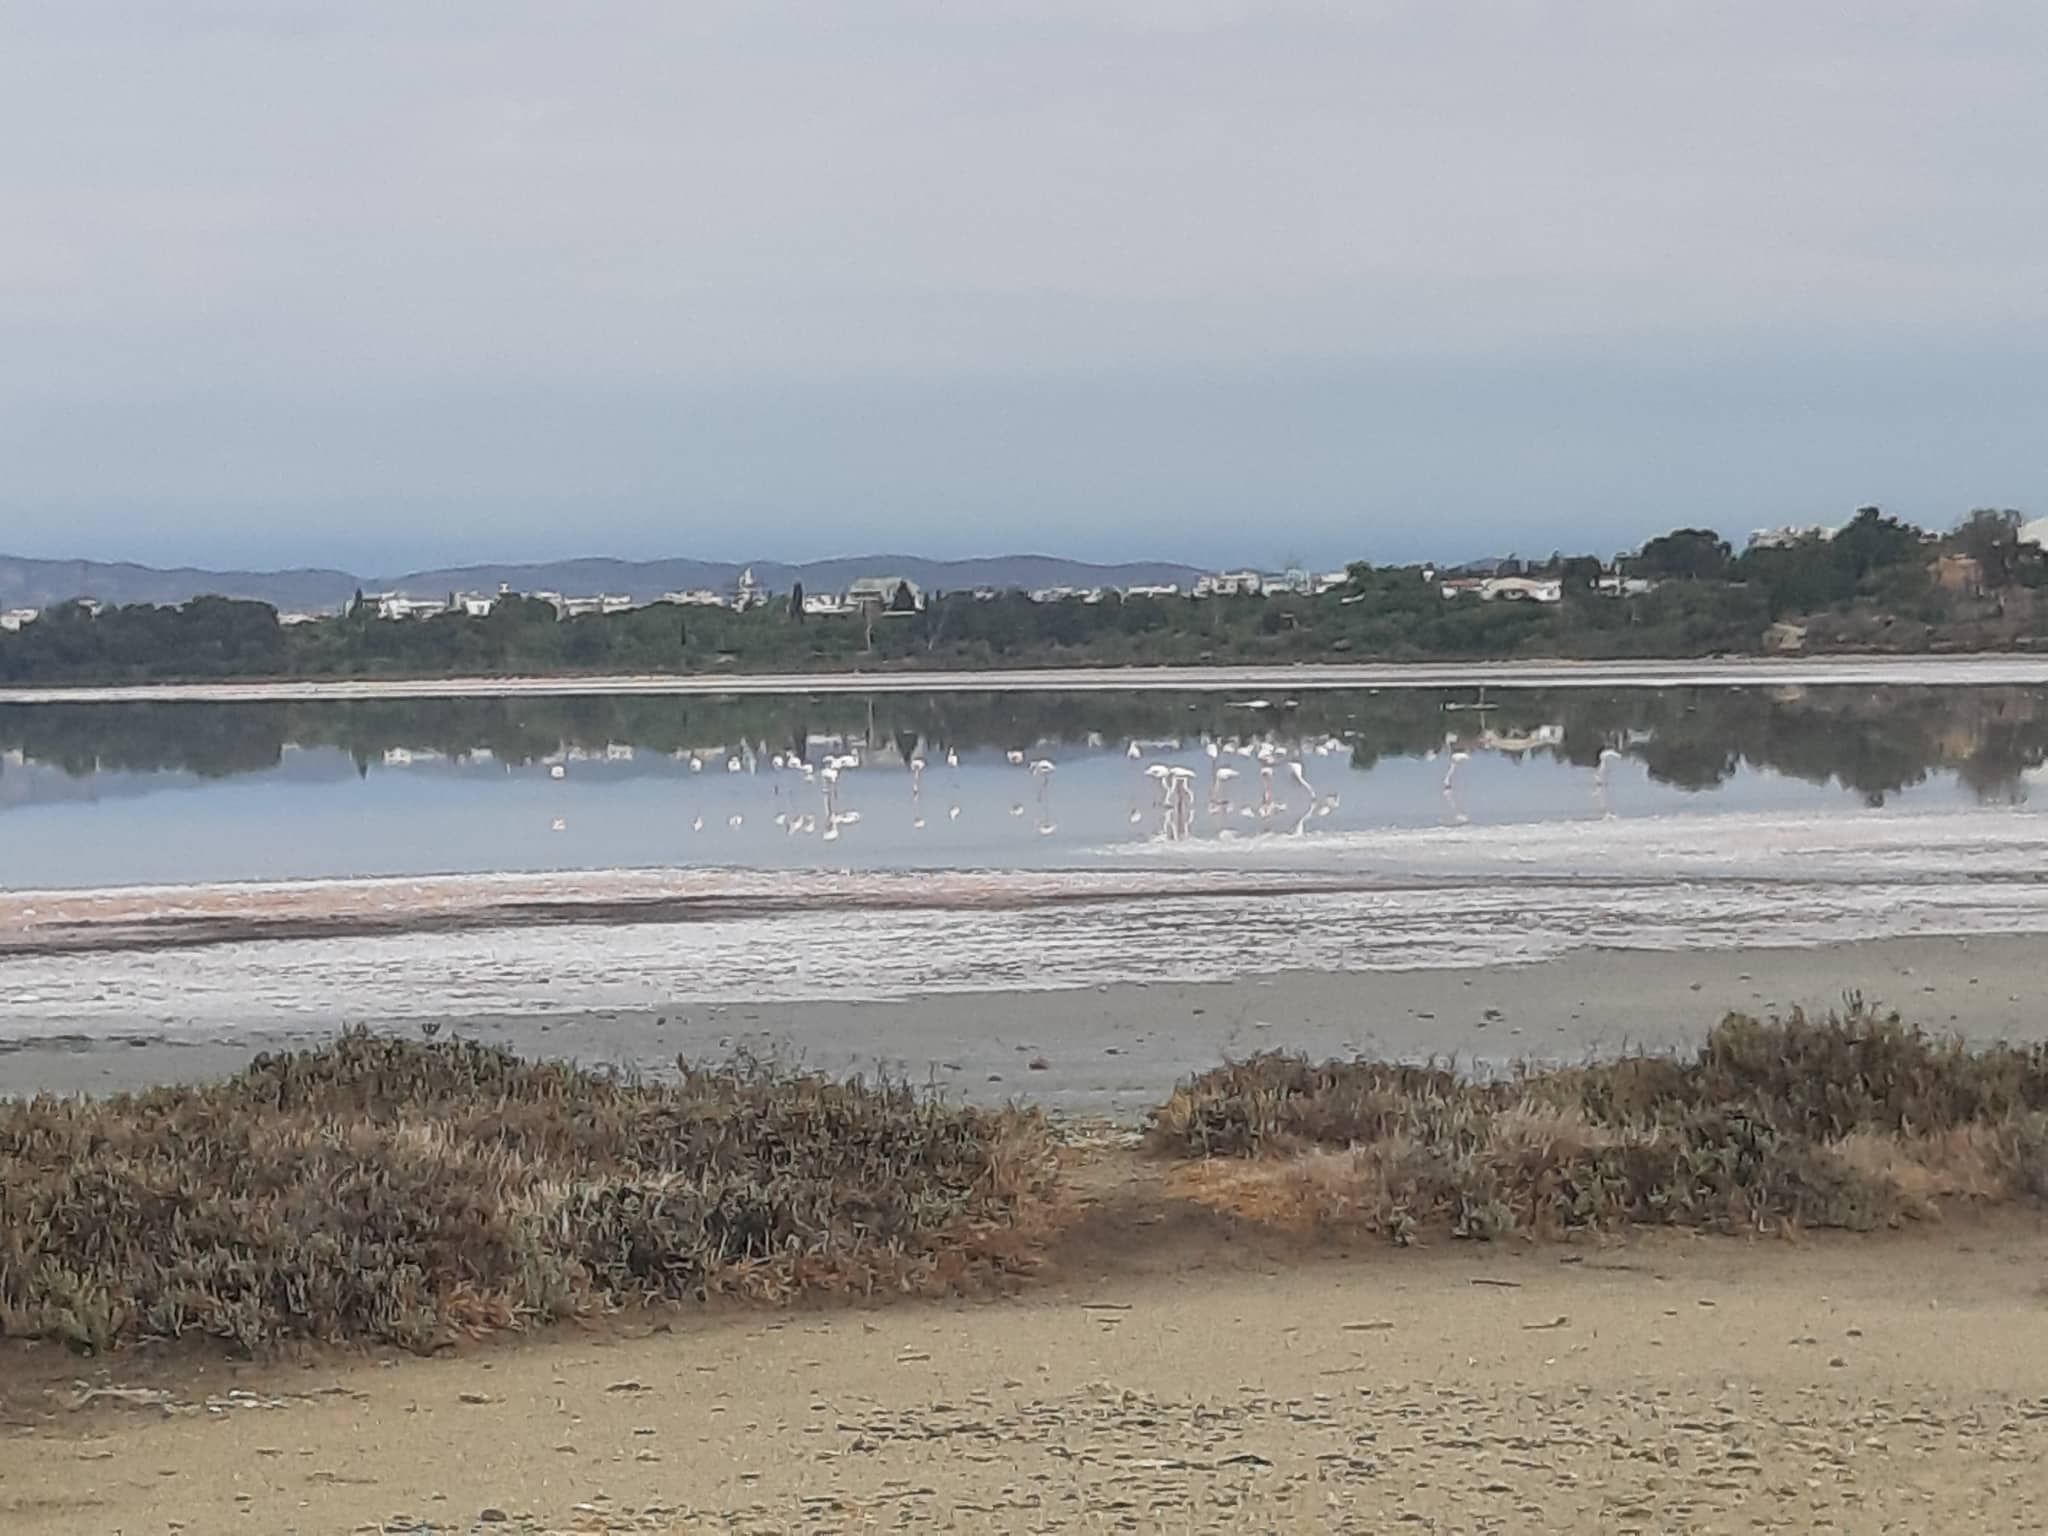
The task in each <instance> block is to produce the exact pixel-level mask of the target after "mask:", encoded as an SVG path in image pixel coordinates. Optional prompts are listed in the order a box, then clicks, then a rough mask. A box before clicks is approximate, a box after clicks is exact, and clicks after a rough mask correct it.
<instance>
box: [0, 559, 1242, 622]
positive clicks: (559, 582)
mask: <svg viewBox="0 0 2048 1536" xmlns="http://www.w3.org/2000/svg"><path fill="white" fill-rule="evenodd" d="M746 568H747V567H746V566H745V565H744V564H730V563H727V562H724V561H718V560H602V559H585V560H553V561H544V562H541V563H538V564H532V565H463V566H451V567H447V568H445V569H441V570H431V571H409V572H407V573H406V574H404V575H402V576H374V577H373V576H357V575H354V574H352V573H350V572H348V571H334V570H293V571H206V570H195V569H192V568H190V567H184V566H180V567H178V568H176V569H173V570H159V569H157V568H156V567H154V566H147V565H130V564H126V563H120V562H109V561H100V560H27V559H19V558H16V557H14V556H10V555H0V608H47V607H49V606H50V605H51V604H53V603H61V602H64V601H66V600H67V599H70V598H74V597H93V598H98V599H99V600H100V601H101V602H103V603H182V602H185V601H187V600H189V599H191V598H194V597H202V596H209V595H210V596H219V597H244V598H253V599H255V600H257V601H259V602H265V603H271V604H274V605H275V606H276V607H277V608H279V609H280V610H282V611H284V612H288V613H289V612H299V613H317V612H320V611H322V610H325V609H334V608H339V607H341V606H342V605H343V604H344V603H346V602H348V601H349V599H350V598H352V597H353V596H354V595H355V594H356V593H357V592H358V591H363V592H400V593H403V594H405V595H406V596H408V597H419V598H438V597H445V596H447V595H448V594H449V593H450V592H495V591H497V590H498V588H499V586H500V585H501V584H502V585H505V586H509V587H511V588H513V589H514V590H515V591H519V592H560V593H563V594H565V595H567V596H571V597H588V596H594V595H596V594H598V593H600V592H602V593H608V594H611V595H613V596H620V597H630V598H632V599H633V600H634V601H636V602H652V601H654V600H655V599H656V598H659V597H660V596H661V595H662V594H663V593H664V592H683V591H689V590H691V589H693V588H705V587H709V588H714V589H717V590H720V591H725V590H729V589H730V588H731V587H732V586H733V585H734V584H735V583H736V582H738V580H739V577H740V572H741V571H743V570H745V569H746ZM753 571H754V579H755V580H756V581H758V582H759V583H761V585H763V586H764V587H766V588H768V589H769V590H770V591H777V592H785V591H787V590H789V588H790V586H791V585H792V584H793V583H794V582H798V581H801V582H802V583H803V584H804V587H805V588H806V590H808V591H812V592H834V591H838V590H840V589H842V588H844V587H845V586H846V585H847V583H848V582H850V581H853V580H854V579H855V578H856V577H860V576H907V577H909V578H910V579H911V580H912V581H914V582H916V583H917V584H918V585H919V586H920V587H922V588H924V589H925V590H926V591H954V590H957V589H959V588H963V587H999V588H1000V587H1098V586H1107V587H1128V586H1138V585H1146V584H1151V583H1163V582H1177V583H1179V584H1180V585H1181V586H1183V587H1185V586H1187V585H1188V584H1189V583H1190V582H1192V581H1193V580H1194V578H1195V577H1196V576H1197V575H1199V574H1201V573H1200V571H1199V570H1197V568H1195V567H1193V566H1187V565H1175V564H1173V563H1171V562H1169V561H1161V560H1140V561H1134V562H1130V563H1127V564H1123V565H1094V564H1091V563H1089V562H1088V561H1085V560H1062V559H1059V558H1057V557H1055V556H1052V555H993V556H989V557H986V558H983V559H977V560H926V559H922V558H920V557H918V556H916V555H861V556H849V557H847V558H845V559H837V560H812V561H809V562H807V563H805V564H802V565H790V564H786V563H784V562H782V561H777V560H757V561H754V562H753Z"/></svg>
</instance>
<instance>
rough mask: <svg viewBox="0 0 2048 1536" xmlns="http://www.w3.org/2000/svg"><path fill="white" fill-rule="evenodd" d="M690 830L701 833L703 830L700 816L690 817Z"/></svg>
mask: <svg viewBox="0 0 2048 1536" xmlns="http://www.w3.org/2000/svg"><path fill="white" fill-rule="evenodd" d="M690 830H691V831H692V832H702V831H703V830H704V818H703V817H702V816H693V817H691V818H690Z"/></svg>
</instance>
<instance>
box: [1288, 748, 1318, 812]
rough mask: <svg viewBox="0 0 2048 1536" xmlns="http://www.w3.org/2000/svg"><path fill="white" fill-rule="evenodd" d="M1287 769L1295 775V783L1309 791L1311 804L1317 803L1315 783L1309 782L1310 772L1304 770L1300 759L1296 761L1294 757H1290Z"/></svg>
mask: <svg viewBox="0 0 2048 1536" xmlns="http://www.w3.org/2000/svg"><path fill="white" fill-rule="evenodd" d="M1287 771H1288V772H1289V773H1291V774H1293V775H1294V782H1295V783H1297V784H1299V785H1300V786H1301V787H1302V788H1303V789H1305V790H1307V791H1308V798H1309V804H1311V805H1313V804H1315V798H1316V787H1315V785H1313V784H1311V783H1309V781H1308V774H1307V773H1305V772H1303V770H1302V766H1301V764H1300V763H1299V762H1298V761H1295V760H1294V759H1292V758H1290V759H1289V760H1288V763H1287Z"/></svg>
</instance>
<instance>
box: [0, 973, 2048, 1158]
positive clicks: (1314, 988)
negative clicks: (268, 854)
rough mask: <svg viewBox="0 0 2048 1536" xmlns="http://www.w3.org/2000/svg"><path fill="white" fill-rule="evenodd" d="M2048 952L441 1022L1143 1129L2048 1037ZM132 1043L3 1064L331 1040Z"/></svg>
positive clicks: (99, 1070) (2, 1056)
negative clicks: (1265, 1054)
mask: <svg viewBox="0 0 2048 1536" xmlns="http://www.w3.org/2000/svg"><path fill="white" fill-rule="evenodd" d="M2044 974H2048V937H2033V936H1999V937H1977V938H1970V939H1957V938H1904V939H1884V940H1873V941H1870V942H1865V943H1854V944H1838V945H1830V946H1825V947H1822V948H1817V949H1725V950H1696V951H1684V952H1675V953H1674V952H1666V951H1641V950H1588V951H1582V952H1579V953H1576V954H1572V955H1567V956H1565V957H1563V958H1561V959H1557V960H1551V961H1545V962H1541V963H1538V964H1533V965H1523V966H1501V967H1493V968H1488V969H1483V970H1479V969H1444V970H1411V971H1375V972H1369V973H1345V972H1286V973H1280V974H1276V975H1272V976H1265V977H1253V978H1248V979H1244V980H1239V981H1230V982H1216V983H1189V984H1171V985H1168V984H1155V985H1144V986H1140V985H1123V986H1106V987H1101V988H1086V989H1079V990H1066V991H1046V992H1024V991H1012V992H988V993H971V994H929V995H923V996H918V997H914V998H910V999H906V1000H902V1001H890V1002H868V1001H863V1000H861V999H859V998H853V997H849V998H841V999H835V1000H826V1001H814V1002H801V1003H760V1004H734V1005H722V1006H719V1005H699V1006H688V1005H680V1004H679V1005H677V1006H676V1007H673V1008H670V1009H666V1010H662V1011H658V1012H632V1011H618V1012H602V1013H563V1014H556V1015H545V1014H543V1015H522V1016H519V1017H516V1018H507V1017H493V1016H490V1015H488V1014H479V1015H472V1016H468V1017H463V1018H457V1019H451V1020H448V1021H446V1027H447V1028H449V1029H452V1030H456V1031H459V1032H461V1033H463V1034H465V1035H472V1036H475V1037H476V1038H479V1039H482V1040H486V1041H490V1042H494V1043H499V1044H503V1045H506V1046H509V1047H511V1048H513V1049H515V1050H517V1051H519V1052H521V1053H522V1054H526V1055H557V1056H569V1057H574V1058H576V1059H578V1060H580V1061H584V1062H595V1063H613V1064H618V1065H623V1066H631V1067H635V1068H639V1069H642V1070H659V1069H661V1068H663V1067H665V1066H667V1065H669V1064H670V1063H672V1062H673V1061H674V1060H675V1058H676V1057H677V1056H679V1055H688V1056H691V1057H697V1058H702V1057H707V1056H708V1057H723V1056H726V1055H729V1054H731V1053H732V1052H733V1051H734V1050H736V1049H745V1050H749V1051H753V1052H756V1053H763V1054H773V1055H777V1056H782V1057H790V1058H797V1059H801V1060H803V1061H805V1062H808V1063H810V1064H812V1065H814V1066H816V1067H819V1068H821V1069H825V1070H828V1071H833V1072H843V1071H849V1070H863V1069H869V1068H872V1067H874V1066H876V1065H877V1064H884V1065H888V1066H890V1067H892V1068H893V1069H895V1070H898V1071H901V1072H907V1073H910V1074H911V1075H913V1076H914V1077H916V1078H918V1079H920V1080H923V1079H926V1078H927V1077H929V1078H932V1079H934V1080H936V1081H937V1082H939V1083H940V1084H942V1085H943V1086H944V1087H945V1088H946V1089H947V1090H948V1091H950V1092H954V1093H957V1094H959V1095H961V1096H962V1097H965V1098H970V1099H975V1100H982V1101H989V1100H1002V1099H1007V1098H1011V1097H1024V1098H1029V1099H1031V1100H1033V1101H1034V1102H1038V1103H1043V1104H1047V1105H1050V1106H1052V1107H1054V1108H1056V1109H1059V1110H1062V1111H1066V1112H1069V1113H1075V1114H1084V1115H1107V1116H1112V1117H1116V1118H1121V1119H1127V1120H1129V1119H1136V1118H1138V1117H1141V1116H1142V1115H1143V1114H1144V1112H1145V1111H1146V1110H1147V1109H1149V1108H1150V1107H1151V1106H1152V1105H1154V1104H1156V1103H1158V1102H1159V1100H1160V1099H1161V1098H1163V1097H1164V1096H1165V1094H1166V1091H1167V1090H1168V1089H1169V1088H1170V1087H1171V1086H1172V1084H1173V1083H1174V1082H1175V1081H1176V1080H1177V1079H1178V1078H1180V1077H1182V1076H1184V1075H1186V1074H1187V1073H1190V1072H1195V1071H1200V1070H1202V1069H1203V1068H1206V1067H1209V1066H1213V1065H1214V1064H1215V1063H1216V1062H1218V1061H1219V1060H1221V1059H1222V1058H1224V1057H1225V1056H1242V1055H1246V1054H1249V1053H1251V1052H1253V1051H1259V1050H1265V1049H1286V1050H1300V1051H1307V1052H1309V1053H1310V1054H1312V1055H1316V1056H1328V1055H1347V1054H1351V1053H1353V1052H1358V1051H1364V1052H1371V1053H1377V1054H1382V1055H1388V1056H1396V1057H1423V1056H1439V1057H1442V1056H1455V1057H1457V1058H1459V1059H1461V1060H1466V1061H1471V1060H1478V1061H1481V1062H1486V1063H1494V1064H1498V1063H1504V1062H1508V1061H1511V1060H1514V1059H1517V1058H1523V1057H1529V1058H1539V1059H1547V1060H1576V1059H1578V1058H1581V1057H1583V1056H1585V1055H1587V1054H1588V1053H1594V1052H1614V1051H1618V1050H1621V1049H1624V1048H1627V1047H1630V1046H1637V1047H1642V1048H1646V1049H1651V1050H1666V1049H1674V1048H1684V1047H1687V1046H1690V1045H1692V1044H1694V1043H1696V1042H1697V1041H1698V1040H1699V1038H1700V1037H1701V1036H1702V1035H1703V1034H1704V1033H1705V1032H1706V1030H1707V1029H1709V1028H1710V1027H1711V1026H1712V1025H1713V1024H1714V1023H1716V1022H1717V1021H1718V1020H1719V1019H1720V1017H1721V1015H1722V1014H1723V1013H1725V1012H1728V1011H1729V1010H1734V1009H1739V1010H1747V1011H1751V1012H1759V1011H1762V1012H1767V1011H1771V1010H1784V1009H1789V1008H1791V1007H1793V1006H1803V1007H1806V1008H1808V1009H1826V1008H1828V1007H1831V1006H1836V1005H1838V1004H1839V1003H1840V1002H1841V1000H1842V996H1843V994H1844V993H1845V992H1850V991H1860V992H1862V993H1863V995H1864V996H1865V998H1866V999H1868V1000H1870V1001H1872V1002H1874V1003H1882V1004H1884V1005H1885V1006H1887V1007H1892V1008H1896V1009H1897V1010H1898V1011H1899V1012H1900V1013H1901V1014H1902V1015H1903V1016H1904V1017H1906V1018H1907V1019H1908V1020H1910V1021H1911V1022H1914V1023H1917V1024H1920V1025H1923V1026H1925V1027H1926V1028H1928V1029H1930V1030H1934V1031H1940V1032H1950V1031H1952V1032H1959V1033H1961V1034H1963V1035H1964V1036H1966V1037H1967V1038H1969V1039H1972V1040H1975V1041H1979V1042H1984V1041H1991V1040H2000V1039H2011V1040H2038V1039H2043V1038H2048V1012H2044V1011H2043V1010H2042V1009H2041V1007H2040V1006H2039V999H2040V996H2041V991H2040V986H2041V981H2040V979H2041V977H2042V976H2043V975H2044ZM341 1022H342V1018H341V1017H336V1018H335V1019H332V1020H322V1021H317V1022H314V1023H310V1024H309V1025H308V1026H306V1027H305V1028H304V1029H302V1030H299V1031H296V1032H293V1033H275V1032H256V1033H245V1034H237V1035H233V1036H227V1037H208V1036H180V1037H176V1040H175V1043H173V1040H172V1039H169V1038H166V1037H164V1036H163V1035H161V1034H153V1033H149V1032H138V1033H136V1034H134V1035H131V1036H127V1037H116V1038H112V1039H109V1038H105V1037H101V1036H93V1037H84V1036H75V1037H68V1038H67V1037H64V1036H61V1035H58V1036H50V1037H43V1038H35V1037H30V1038H28V1039H25V1040H20V1041H15V1042H10V1043H9V1044H8V1045H7V1047H6V1048H5V1049H4V1050H0V1092H5V1093H10V1094H26V1093H34V1092H41V1091H52V1092H59V1093H74V1092H109V1091H114V1090H118V1089H122V1088H130V1087H137V1086H144V1085H148V1084H153V1083H160V1082H169V1081H190V1080H194V1079H199V1078H205V1077H213V1076H220V1075H224V1074H226V1073H229V1072H232V1071H234V1070H236V1069H237V1068H239V1067H240V1066H241V1065H243V1064H244V1063H245V1062H246V1061H247V1060H248V1059H249V1058H250V1057H251V1056H252V1055H254V1054H255V1053H256V1052H257V1051H259V1050H267V1049H276V1048H279V1047H280V1046H286V1045H292V1044H304V1043H307V1042H309V1041H313V1040H318V1039H322V1038H325V1037H327V1035H329V1034H330V1033H331V1032H332V1030H333V1029H335V1028H337V1027H339V1025H340V1024H341Z"/></svg>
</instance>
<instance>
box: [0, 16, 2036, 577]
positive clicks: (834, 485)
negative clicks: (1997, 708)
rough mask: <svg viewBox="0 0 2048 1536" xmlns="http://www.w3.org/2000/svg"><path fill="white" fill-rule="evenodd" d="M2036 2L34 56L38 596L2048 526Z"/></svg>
mask: <svg viewBox="0 0 2048 1536" xmlns="http://www.w3.org/2000/svg"><path fill="white" fill-rule="evenodd" d="M2044 64H2048V5H2043V4H2042V3H2041V0H1981V3H1979V0H1947V3H1943V4H1927V3H1912V4H1906V3H1897V0H1797V3H1793V4H1788V3H1786V0H1714V3H1705V0H1605V3H1603V0H1570V3H1564V0H1559V3H1550V4H1537V3H1512V0H1500V3H1480V4H1473V5H1445V4H1443V3H1442V0H1416V3H1412V4H1410V3H1383V4H1379V3H1373V0H1332V3H1330V4H1321V3H1306V0H1305V3H1287V0H1263V3H1245V4H1238V3H1233V0H1072V3H1064V0H1042V3H1036V4H1011V3H1007V0H946V3H940V0H931V3H917V0H840V3H831V0H816V3H811V4H780V3H776V0H737V3H732V4H727V3H723V0H682V3H677V0H662V3H650V4H606V3H599V0H578V3H576V4H574V5H565V4H560V3H556V0H548V3H531V4H528V3H521V0H478V3H464V0H434V3H431V4H421V3H418V0H406V3H389V4H386V3H380V0H351V3H348V4H336V3H333V0H318V3H298V0H247V3H243V0H212V3H208V0H183V3H180V4H176V5H164V4H161V3H159V0H135V3H129V4H115V3H98V0H62V3H49V0H0V551H4V552H8V553H16V554H33V555H52V556H73V555H89V556H95V557H132V558H139V559H146V560H150V561H154V562H159V563H162V562H169V561H179V562H185V561H190V562H197V563H212V564H225V563H234V564H258V563H260V564H279V563H336V564H342V565H347V566H351V567H354V568H357V569H364V570H385V571H389V570H394V569H398V568H401V567H406V566H417V565H422V564H427V563H431V562H437V561H444V560H458V559H484V558H536V557H547V556H555V555H570V554H592V553H606V554H621V555H628V556H654V555H666V554H678V555H700V556H705V557H716V558H740V557H748V556H771V557H790V558H804V557H813V556H822V555H828V554H839V553H852V552H858V551H867V550H875V549H901V550H913V551H916V552H920V553H929V554H934V555H964V554H977V553H998V552H1007V551H1012V550H1026V549H1028V550H1046V551H1052V552H1057V553H1070V554H1075V555H1083V556H1091V557H1127V556H1139V555H1152V554H1157V555H1166V556H1183V557H1186V558H1188V559H1191V560H1196V561H1204V562H1208V561H1217V562H1220V561H1226V560H1229V561H1236V560H1252V561H1258V562H1266V563H1277V562H1279V561H1282V560H1284V559H1287V558H1288V557H1290V556H1299V557H1302V558H1308V559H1313V560H1317V561H1330V560H1337V559H1342V558H1346V557H1350V556H1354V555H1359V554H1364V555H1367V556H1371V557H1375V558H1381V559H1395V558H1403V557H1410V556H1417V555H1421V554H1425V553H1429V554H1437V555H1442V556H1451V557H1459V556H1467V555H1476V554H1482V553H1501V552H1505V551H1508V550H1519V551H1521V552H1523V553H1531V552H1547V551H1548V550H1549V549H1551V548H1553V547H1556V546H1564V547H1567V548H1573V547H1592V548H1596V549H1602V550H1607V549H1612V548H1615V547H1618V546H1622V545H1628V544H1633V543H1635V542H1637V541H1639V540H1640V538H1641V537H1642V536H1643V535H1645V534H1646V533H1649V532H1654V531H1658V530H1660V529H1663V528H1668V527H1670V526H1672V525H1673V524H1674V523H1680V522H1706V523H1710V524H1714V525H1717V526H1719V527H1721V528H1722V529H1723V530H1724V531H1728V532H1730V533H1734V534H1737V535H1738V536H1739V535H1740V534H1741V533H1742V532H1745V531H1746V530H1748V529H1750V528H1752V527H1756V526H1760V525H1765V524H1776V523H1782V522H1788V521H1799V522H1811V521H1816V520H1822V519H1828V520H1832V519H1834V518H1837V517H1838V516H1840V515H1841V514H1843V513H1845V512H1846V511H1848V510H1849V509H1852V508H1853V507H1855V506H1856V505H1858V504H1860V503H1863V502H1868V501H1877V502H1881V503H1883V504H1885V505H1886V506H1888V507H1891V508H1893V509H1895V510H1897V511H1900V512H1903V513H1905V514H1907V515H1910V516H1914V517H1917V518H1920V519H1921V520H1923V521H1927V522H1931V523H1941V524H1946V523H1947V522H1949V521H1951V520H1952V519H1953V518H1954V517H1955V516H1956V515H1957V514H1959V513H1960V512H1962V511H1963V510H1965V509H1967V508H1968V507H1970V506H1972V505H1980V504H1997V505H2014V506H2019V507H2021V508H2023V509H2027V510H2029V511H2030V512H2031V513H2033V514H2036V515H2039V514H2044V513H2048V451H2044V450H2048V173H2044V170H2043V167H2044V165H2048V89H2044V88H2043V82H2044V73H2048V71H2044Z"/></svg>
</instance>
